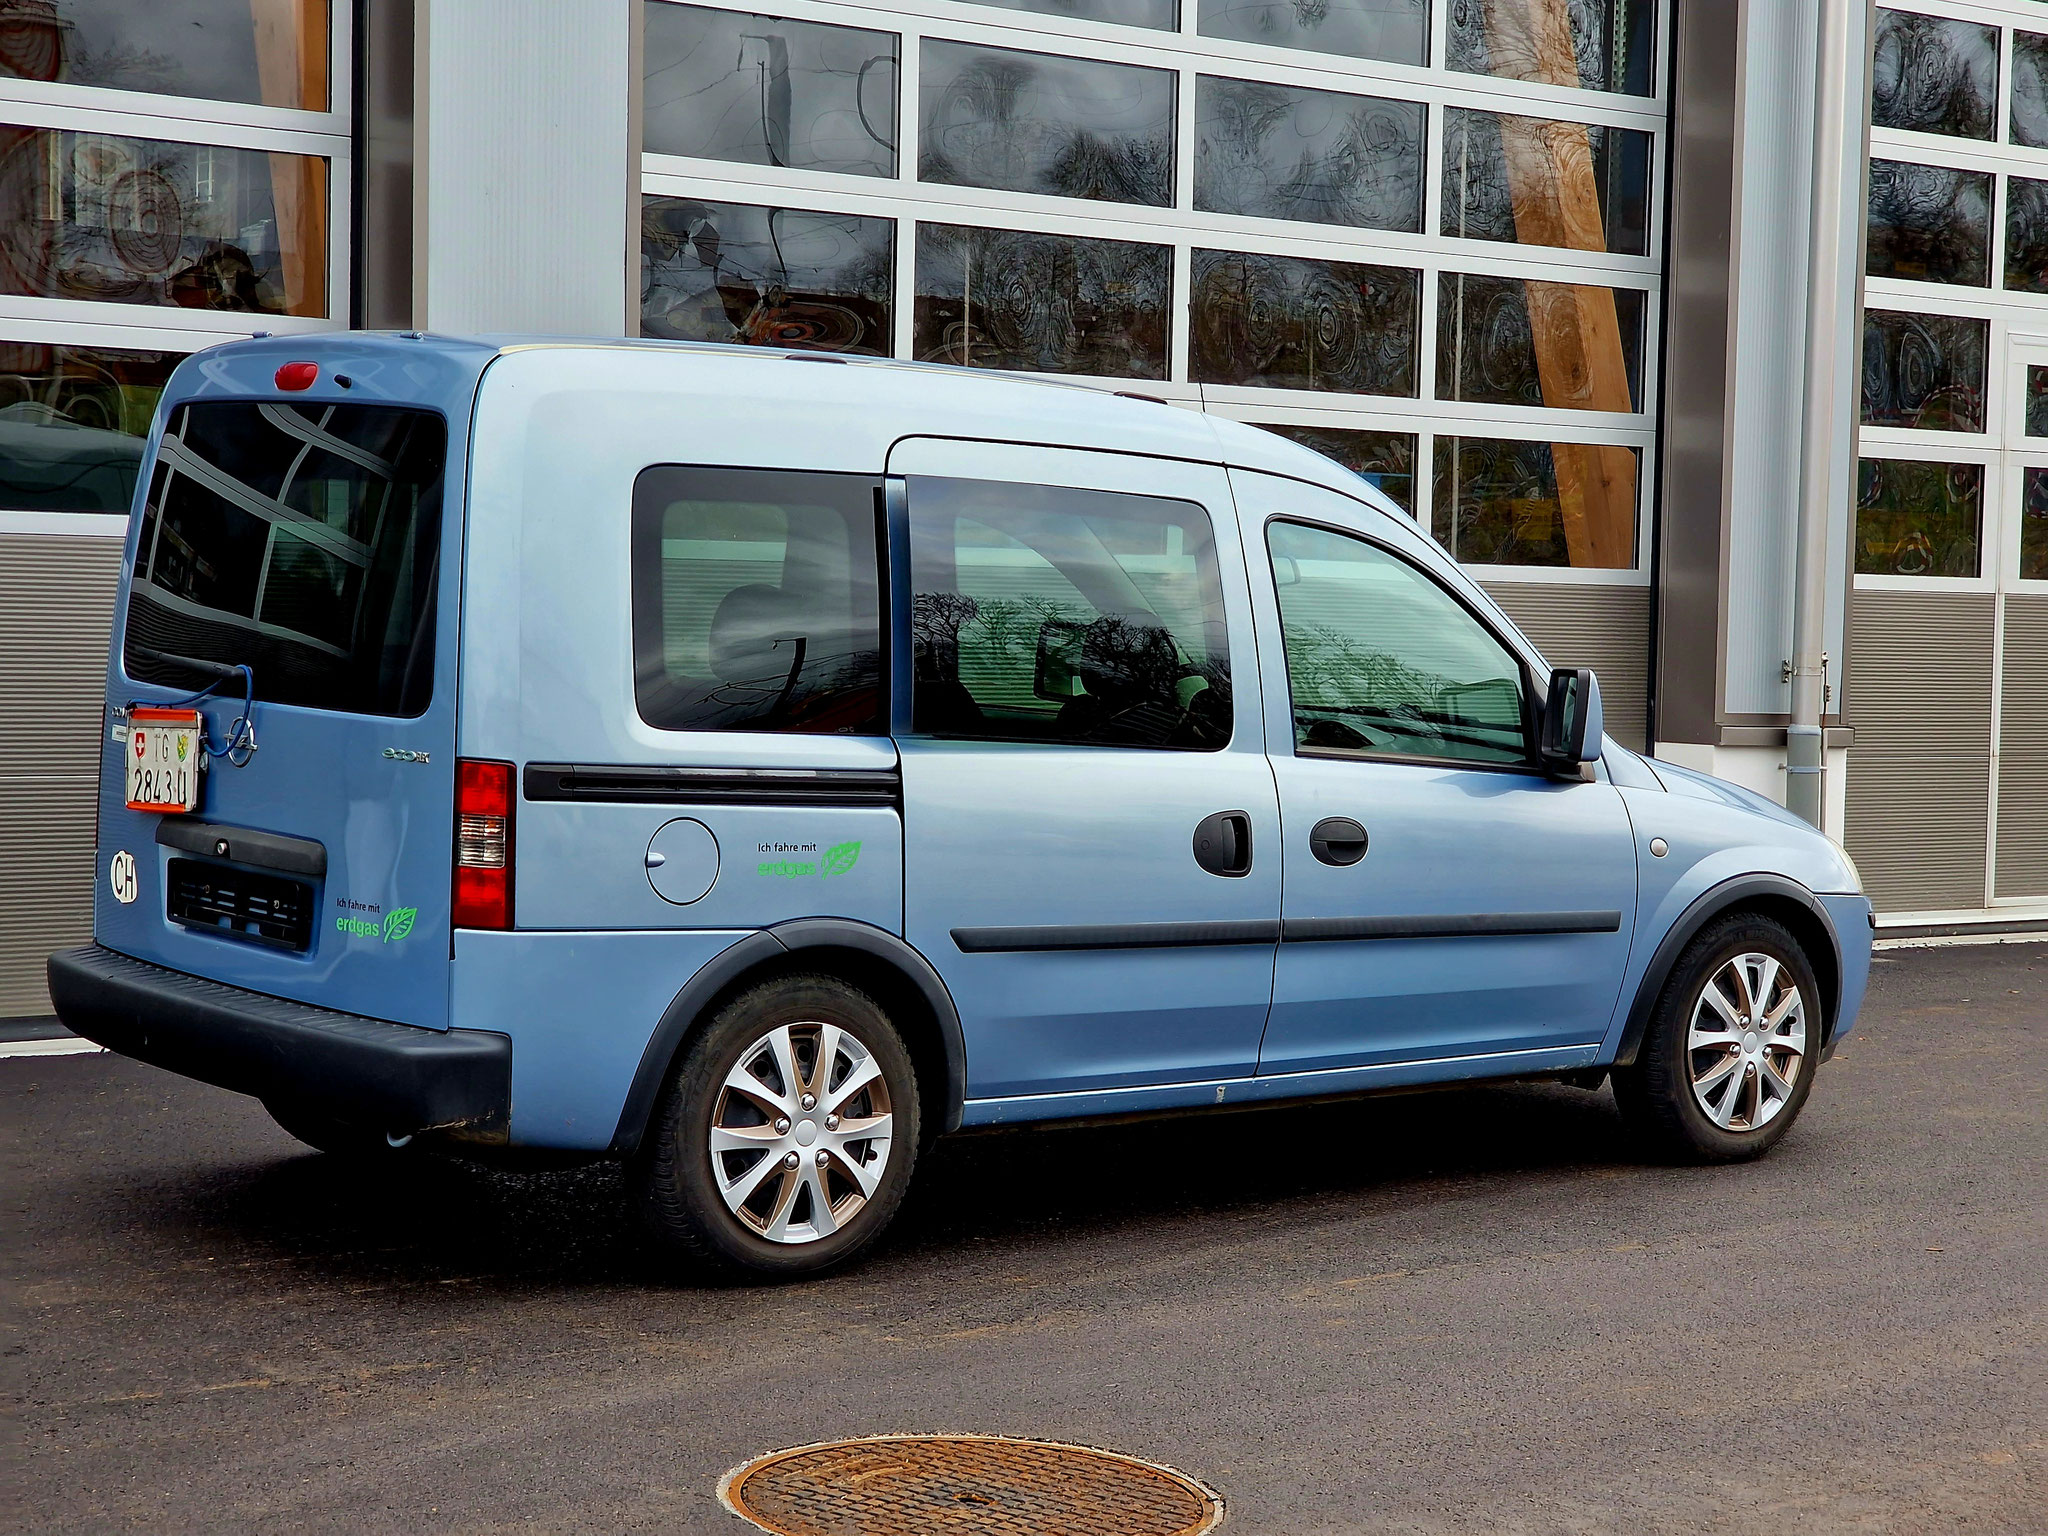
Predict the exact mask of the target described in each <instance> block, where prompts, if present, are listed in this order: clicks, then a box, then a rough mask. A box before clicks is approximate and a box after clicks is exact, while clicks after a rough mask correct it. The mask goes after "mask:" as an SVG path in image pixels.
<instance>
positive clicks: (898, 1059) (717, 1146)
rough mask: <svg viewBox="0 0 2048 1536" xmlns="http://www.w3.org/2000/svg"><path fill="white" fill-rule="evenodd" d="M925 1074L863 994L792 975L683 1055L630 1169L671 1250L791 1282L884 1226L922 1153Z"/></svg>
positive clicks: (735, 1008)
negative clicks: (921, 1082) (921, 1076)
mask: <svg viewBox="0 0 2048 1536" xmlns="http://www.w3.org/2000/svg"><path fill="white" fill-rule="evenodd" d="M918 1132H919V1125H918V1098H917V1074H916V1072H915V1070H914V1069H913V1067H912V1064H911V1060H910V1053H909V1051H908V1050H907V1049H906V1048H905V1047H904V1044H903V1040H902V1037H901V1036H900V1035H899V1034H898V1033H897V1031H896V1028H895V1026H894V1025H893V1024H892V1023H891V1022H890V1020H889V1017H888V1015H887V1014H886V1013H884V1012H883V1011H882V1009H881V1007H880V1006H879V1005H878V1004H877V1003H876V1002H875V1001H874V999H873V998H871V997H869V996H868V995H867V994H866V993H864V992H861V991H859V990H857V989H856V988H854V987H851V986H848V985H847V984H846V983H844V982H841V981H839V980H837V979H836V978H833V977H829V976H816V975H799V976H783V977H778V978H776V979H774V980H772V981H767V982H763V983H761V984H760V985H759V986H755V987H752V988H749V989H748V990H747V991H746V992H744V993H742V994H741V995H740V996H739V997H737V998H735V999H733V1001H732V1002H730V1003H728V1004H727V1005H726V1006H725V1007H724V1008H722V1009H720V1010H719V1012H718V1014H717V1015H716V1016H715V1017H714V1018H713V1019H712V1020H711V1022H710V1024H709V1025H708V1026H706V1027H705V1028H704V1029H703V1030H702V1031H700V1032H699V1033H698V1035H697V1036H696V1038H695V1039H693V1040H692V1041H691V1042H690V1045H689V1047H688V1048H687V1049H686V1050H685V1051H684V1053H683V1056H682V1059H681V1061H680V1062H679V1063H678V1064H677V1066H676V1069H675V1072H674V1074H673V1076H672V1077H671V1078H670V1079H669V1083H668V1086H667V1088H666V1089H665V1090H664V1091H663V1093H662V1096H661V1099H660V1101H659V1102H658V1103H657V1104H656V1106H655V1110H654V1115H653V1118H652V1119H651V1121H650V1122H649V1124H648V1127H647V1134H646V1137H645V1138H644V1139H643V1141H642V1143H641V1147H640V1151H639V1153H638V1154H637V1155H636V1156H635V1158H634V1160H633V1164H632V1168H631V1177H632V1182H633V1187H634V1192H635V1195H636V1196H637V1200H638V1204H639V1206H640V1211H641V1216H642V1220H643V1223H644V1225H645V1227H646V1230H647V1232H648V1235H649V1237H650V1239H651V1240H652V1242H653V1244H654V1246H655V1247H656V1248H657V1249H658V1250H660V1251H661V1252H663V1253H665V1254H667V1255H669V1256H671V1257H674V1258H678V1259H682V1260H685V1261H688V1262H691V1263H694V1264H696V1265H698V1266H700V1267H708V1268H711V1269H713V1270H722V1271H725V1272H727V1273H729V1274H746V1275H754V1276H759V1277H762V1278H771V1279H794V1278H798V1277H802V1276H807V1275H815V1274H820V1273H823V1272H824V1271H825V1270H828V1269H832V1268H836V1267H837V1266H839V1265H841V1264H845V1263H847V1262H849V1261H850V1260H852V1259H853V1258H854V1256H855V1255H857V1254H858V1253H860V1252H861V1251H862V1250H863V1249H865V1248H866V1247H867V1246H868V1244H870V1243H872V1242H873V1241H874V1240H875V1239H876V1238H877V1237H879V1236H880V1235H881V1233H882V1229H883V1228H884V1227H886V1226H888V1224H889V1222H890V1220H891V1218H893V1217H894V1216H895V1214H896V1209H897V1207H898V1206H899V1205H901V1204H902V1201H903V1195H904V1191H905V1190H906V1189H907V1188H908V1187H909V1184H910V1175H911V1168H912V1165H913V1163H914V1162H915V1160H916V1157H917V1147H918Z"/></svg>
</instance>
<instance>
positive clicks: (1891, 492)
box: [1856, 459, 1984, 576]
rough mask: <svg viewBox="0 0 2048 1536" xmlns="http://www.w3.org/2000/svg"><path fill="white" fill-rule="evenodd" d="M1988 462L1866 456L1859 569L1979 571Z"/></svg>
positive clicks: (1859, 501) (1860, 483) (1859, 482)
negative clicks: (1867, 457)
mask: <svg viewBox="0 0 2048 1536" xmlns="http://www.w3.org/2000/svg"><path fill="white" fill-rule="evenodd" d="M1983 522H1984V466H1983V465H1981V464H1923V463H1919V462H1917V461H1914V460H1909V459H1864V460H1863V461H1862V462H1861V464H1860V466H1859V468H1858V471H1857V476H1856V570H1857V573H1858V574H1859V575H1865V576H1975V575H1976V574H1977V569H1978V560H1977V545H1978V539H1979V535H1980V532H1981V530H1982V527H1983Z"/></svg>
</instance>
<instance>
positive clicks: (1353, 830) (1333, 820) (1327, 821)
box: [1308, 816, 1370, 869]
mask: <svg viewBox="0 0 2048 1536" xmlns="http://www.w3.org/2000/svg"><path fill="white" fill-rule="evenodd" d="M1369 841H1370V840H1369V839H1368V838H1367V837H1366V835H1365V828H1364V827H1362V826H1360V825H1359V824H1358V823H1357V822H1355V821H1353V820H1352V819H1351V818H1350V817H1349V816H1325V817H1324V818H1323V819H1322V820H1321V821H1319V822H1317V823H1316V824H1315V826H1314V827H1313V828H1311V829H1310V831H1309V834H1308V851H1309V852H1310V853H1312V854H1314V855H1315V856H1316V857H1317V858H1319V859H1321V860H1322V861H1323V862H1324V863H1325V864H1335V865H1336V866H1337V867H1338V868H1340V869H1341V868H1343V867H1344V866H1345V865H1347V864H1356V863H1357V862H1358V861H1359V860H1360V859H1362V858H1364V857H1365V850H1366V847H1367V845H1368V842H1369Z"/></svg>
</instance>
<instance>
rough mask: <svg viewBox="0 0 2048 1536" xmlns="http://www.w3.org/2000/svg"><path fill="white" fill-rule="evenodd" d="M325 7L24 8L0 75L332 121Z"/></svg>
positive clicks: (9, 16)
mask: <svg viewBox="0 0 2048 1536" xmlns="http://www.w3.org/2000/svg"><path fill="white" fill-rule="evenodd" d="M327 10H328V0H177V3H176V4H166V3H165V0H27V3H25V4H14V5H8V6H6V7H4V9H0V76H7V75H12V76H14V77H16V78H18V79H22V80H54V81H61V82H63V83H64V84H66V85H97V86H104V87H106V88H108V89H111V90H117V91H149V92H151V93H153V94H157V95H164V96H201V97H204V98H206V99H207V100H209V101H246V102H252V103H255V104H256V105H259V106H265V107H298V108H303V109H305V110H307V111H312V112H325V111H326V110H327V108H328V100H327Z"/></svg>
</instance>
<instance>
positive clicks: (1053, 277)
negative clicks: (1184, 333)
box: [912, 224, 1173, 379]
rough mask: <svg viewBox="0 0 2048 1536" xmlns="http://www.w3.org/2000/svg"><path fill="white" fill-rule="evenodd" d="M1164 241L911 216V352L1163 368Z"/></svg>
mask: <svg viewBox="0 0 2048 1536" xmlns="http://www.w3.org/2000/svg"><path fill="white" fill-rule="evenodd" d="M1172 282H1173V251H1172V248H1171V247H1169V246H1164V245H1141V244H1138V243H1136V242H1133V241H1129V240H1085V239H1081V238H1079V237H1077V236H1074V235H1041V234H1033V233H1030V232H1028V231H1024V230H1009V229H969V228H964V227H962V226H959V225H953V224H920V225H918V226H917V309H916V314H915V321H914V336H913V340H912V350H913V353H914V355H915V356H916V357H917V358H918V360H919V361H921V362H928V363H960V364H964V365H966V366H968V367H971V368H1012V369H1021V370H1024V371H1027V372H1031V373H1085V374H1097V375H1101V376H1103V377H1108V378H1119V379H1163V378H1165V377H1166V376H1167V354H1166V347H1167V329H1168V323H1169V322H1168V298H1169V294H1170V291H1171V288H1172Z"/></svg>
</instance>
